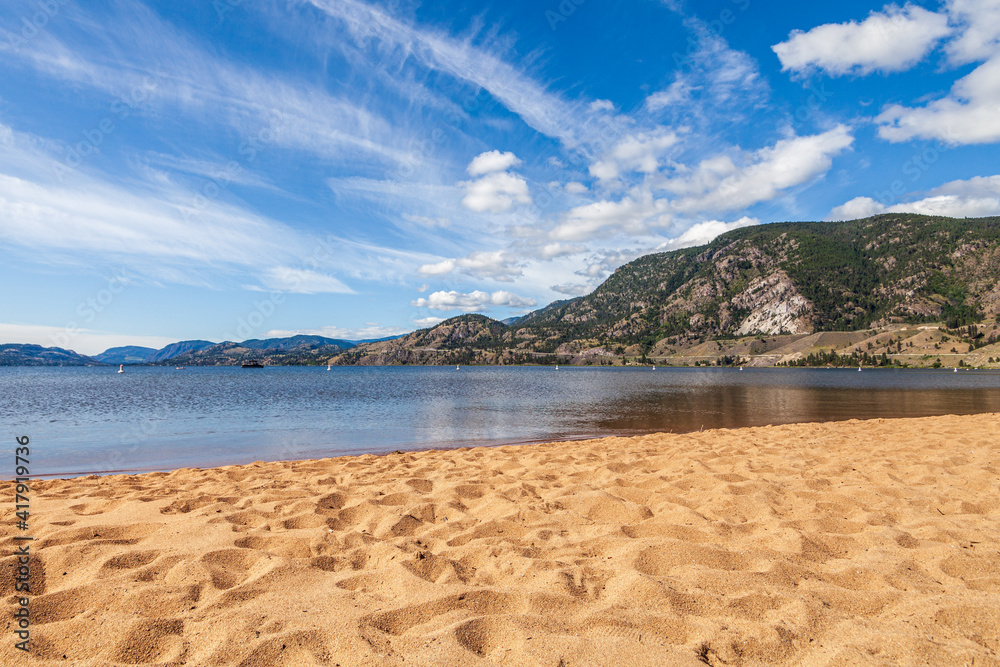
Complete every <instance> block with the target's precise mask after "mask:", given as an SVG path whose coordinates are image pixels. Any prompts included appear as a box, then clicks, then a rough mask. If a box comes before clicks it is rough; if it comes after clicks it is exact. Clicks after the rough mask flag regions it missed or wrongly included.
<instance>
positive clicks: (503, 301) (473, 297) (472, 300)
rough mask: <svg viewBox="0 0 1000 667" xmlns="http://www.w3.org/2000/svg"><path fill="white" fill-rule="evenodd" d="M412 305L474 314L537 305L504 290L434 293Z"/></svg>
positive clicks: (532, 300)
mask: <svg viewBox="0 0 1000 667" xmlns="http://www.w3.org/2000/svg"><path fill="white" fill-rule="evenodd" d="M411 305H413V306H416V307H417V308H431V309H433V310H463V311H465V312H472V311H474V310H480V309H483V308H489V307H491V306H497V307H506V308H527V307H531V306H535V305H537V302H536V301H535V300H534V299H525V298H523V297H520V296H517V295H516V294H512V293H510V292H505V291H503V290H500V291H497V292H493V293H492V294H490V293H489V292H482V291H480V290H476V291H475V292H470V293H468V294H465V293H463V292H456V291H451V292H434V293H432V294H431V295H430V296H429V297H428V298H426V299H423V298H420V299H417V300H416V301H412V302H411Z"/></svg>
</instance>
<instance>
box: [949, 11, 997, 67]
mask: <svg viewBox="0 0 1000 667" xmlns="http://www.w3.org/2000/svg"><path fill="white" fill-rule="evenodd" d="M946 6H947V11H948V15H949V16H950V17H951V21H952V23H953V24H955V25H957V26H958V29H959V34H958V36H957V37H955V38H954V39H952V40H951V41H950V42H949V43H948V45H947V46H946V47H945V51H947V53H948V56H949V57H950V58H951V61H952V62H953V63H955V64H959V65H961V64H965V63H974V62H980V61H983V60H988V59H989V58H990V57H992V56H993V55H995V54H996V53H997V52H998V50H1000V1H998V0H948V2H947V5H946Z"/></svg>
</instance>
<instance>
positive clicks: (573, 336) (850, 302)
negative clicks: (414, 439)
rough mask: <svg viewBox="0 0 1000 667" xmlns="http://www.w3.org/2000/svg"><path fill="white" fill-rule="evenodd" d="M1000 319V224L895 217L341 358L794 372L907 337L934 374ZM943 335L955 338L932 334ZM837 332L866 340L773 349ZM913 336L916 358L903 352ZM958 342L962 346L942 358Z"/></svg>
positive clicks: (814, 229)
mask: <svg viewBox="0 0 1000 667" xmlns="http://www.w3.org/2000/svg"><path fill="white" fill-rule="evenodd" d="M998 312H1000V218H979V219H964V220H959V219H954V218H942V217H929V216H920V215H912V214H887V215H880V216H875V217H872V218H866V219H863V220H853V221H848V222H799V223H774V224H767V225H759V226H756V227H747V228H743V229H738V230H734V231H731V232H728V233H726V234H723V235H721V236H719V237H718V238H716V239H715V240H714V241H713V242H711V243H709V244H707V245H705V246H700V247H697V248H687V249H683V250H676V251H672V252H664V253H656V254H652V255H647V256H645V257H640V258H639V259H637V260H635V261H633V262H630V263H629V264H626V265H624V266H622V267H620V268H619V269H618V270H617V271H615V272H614V274H613V275H612V276H610V277H609V278H608V279H607V280H606V281H605V282H604V283H603V284H602V285H600V286H599V287H598V288H597V289H596V290H594V292H592V293H591V294H588V295H587V296H583V297H579V298H576V299H569V300H565V301H558V302H555V303H553V304H550V305H549V306H546V307H545V308H542V309H540V310H537V311H535V312H533V313H529V314H528V315H526V316H524V317H522V318H519V319H518V320H516V321H515V322H514V323H512V324H511V325H505V324H503V323H501V322H497V321H495V320H490V319H489V318H485V317H483V316H462V317H458V318H453V319H450V320H447V321H445V322H442V323H441V324H439V325H437V326H436V327H434V328H432V329H427V330H422V331H418V332H414V333H413V334H410V335H408V336H404V337H403V338H400V339H398V340H396V341H391V342H389V343H379V344H368V345H359V346H358V347H357V348H355V349H352V350H350V351H348V352H346V353H344V354H341V355H339V356H338V357H337V358H336V359H335V360H334V363H358V364H369V363H371V364H374V363H389V364H402V363H406V364H412V363H420V364H423V363H430V364H438V363H523V362H525V361H530V362H536V363H555V362H556V361H558V362H559V363H622V362H623V360H624V359H625V358H626V357H628V356H632V357H634V358H635V357H638V358H642V357H646V358H652V359H663V360H664V361H668V362H671V359H672V358H674V357H676V358H677V360H680V359H688V360H690V361H695V360H698V361H699V363H701V362H705V363H709V362H711V363H718V362H719V361H720V360H723V359H726V360H728V361H732V359H733V358H736V355H739V354H745V355H749V356H752V355H766V358H767V360H768V363H790V362H793V361H798V360H799V359H808V358H809V355H810V354H812V355H814V356H813V359H814V360H815V359H818V358H819V357H818V356H816V355H818V354H820V353H821V352H823V354H826V353H828V352H830V351H833V350H846V351H848V352H849V353H850V354H852V355H856V356H857V357H858V358H860V359H862V360H863V358H864V355H865V354H868V353H869V351H872V354H874V353H876V352H878V351H879V350H881V352H885V353H886V359H889V358H890V357H889V355H890V350H889V344H888V342H887V340H888V339H887V338H886V337H885V336H883V337H882V338H881V339H880V338H879V336H880V335H882V334H883V333H885V332H890V331H896V332H897V333H896V334H895V335H894V337H893V340H894V343H893V346H894V347H893V350H892V351H891V353H892V354H893V355H898V356H899V358H900V359H902V358H906V359H907V361H906V363H910V362H913V363H914V364H917V363H918V362H926V365H931V364H932V363H933V361H932V360H931V358H932V357H933V360H934V361H936V359H937V355H938V354H944V355H945V356H946V357H947V356H948V355H962V354H967V353H968V350H965V352H963V351H962V350H961V349H960V348H962V347H963V346H965V347H971V348H972V349H973V350H978V349H979V347H982V345H983V344H989V345H993V343H994V342H995V340H994V341H993V342H990V341H991V338H993V337H995V336H996V335H997V331H996V328H995V322H994V318H995V316H996V315H997V313H998ZM932 323H940V325H941V326H940V327H937V328H933V327H932ZM920 325H925V328H924V329H921V328H920ZM970 325H974V326H973V328H971V329H970V328H969V326H970ZM928 327H931V328H928ZM932 328H933V330H935V331H939V332H941V331H950V332H951V333H940V335H939V339H938V340H933V341H931V340H929V339H928V340H924V338H926V336H925V337H924V338H920V336H921V334H920V333H919V332H920V331H930V330H932ZM825 332H854V335H853V336H846V337H844V336H840V337H839V338H838V337H837V336H833V335H827V336H826V337H825V338H824V337H822V336H820V337H816V338H813V339H810V340H812V342H815V343H817V344H816V345H812V344H811V343H810V341H809V340H806V342H804V343H801V344H799V345H798V346H797V347H796V349H795V350H793V351H789V352H788V353H787V354H777V353H775V352H774V350H777V349H779V348H781V347H782V346H783V345H785V344H786V343H787V344H791V343H792V342H794V341H791V340H790V338H791V337H794V336H797V337H798V340H799V341H800V342H801V341H802V340H805V339H807V338H808V337H809V336H816V335H818V334H823V333H825ZM904 333H905V334H906V340H905V343H906V347H908V348H912V351H913V352H914V354H911V355H907V354H904V350H903V349H897V348H899V345H898V344H901V343H903V342H904V341H903V340H901V339H900V337H901V336H903V335H904ZM862 334H863V335H862ZM768 336H770V337H773V340H771V341H770V342H767V343H765V342H764V338H765V337H768ZM910 338H912V339H913V340H909V339H910ZM747 339H749V340H750V341H752V342H747ZM779 339H780V340H779ZM949 341H952V342H954V343H956V345H950V346H947V347H945V348H943V349H944V351H943V352H942V351H941V350H942V347H941V346H942V345H946V344H947V343H948V342H949ZM820 343H822V344H820ZM869 343H870V345H869ZM858 345H861V348H863V349H860V348H858ZM976 346H979V347H976ZM953 348H954V350H955V351H954V352H953V351H952V349H953ZM824 351H825V352H824ZM907 351H911V350H907ZM917 351H921V354H920V355H916V357H917V358H916V359H910V357H913V356H914V355H915V354H916V352H917ZM997 352H998V355H997V357H998V358H1000V350H998V351H997ZM796 355H798V356H796ZM869 356H870V355H869ZM924 357H927V358H926V359H925V358H924ZM762 358H763V357H762ZM990 358H991V357H985V358H983V359H982V360H981V361H982V362H984V363H990V362H989V359H990ZM458 359H465V360H466V361H462V362H460V361H458ZM947 362H948V360H947V359H945V360H942V361H941V363H942V364H945V365H946V364H947ZM684 363H687V362H686V361H685V362H684ZM901 363H902V362H901Z"/></svg>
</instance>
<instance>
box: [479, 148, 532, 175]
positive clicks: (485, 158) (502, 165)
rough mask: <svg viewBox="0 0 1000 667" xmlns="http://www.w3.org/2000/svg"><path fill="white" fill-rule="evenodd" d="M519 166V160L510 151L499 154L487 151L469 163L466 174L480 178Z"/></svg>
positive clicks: (498, 152)
mask: <svg viewBox="0 0 1000 667" xmlns="http://www.w3.org/2000/svg"><path fill="white" fill-rule="evenodd" d="M519 164H521V160H519V159H518V157H517V156H516V155H514V154H513V153H511V152H510V151H508V152H506V153H501V152H500V151H488V152H486V153H480V154H479V155H477V156H476V157H474V158H473V159H472V162H470V163H469V167H468V172H469V175H470V176H482V175H483V174H489V173H492V172H494V171H507V170H508V169H510V168H511V167H516V166H517V165H519Z"/></svg>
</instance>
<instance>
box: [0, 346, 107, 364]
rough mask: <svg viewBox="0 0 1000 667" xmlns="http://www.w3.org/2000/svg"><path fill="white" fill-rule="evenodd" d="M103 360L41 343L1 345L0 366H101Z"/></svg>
mask: <svg viewBox="0 0 1000 667" xmlns="http://www.w3.org/2000/svg"><path fill="white" fill-rule="evenodd" d="M101 365H102V364H101V362H99V361H98V360H96V359H94V358H92V357H86V356H84V355H82V354H77V353H76V352H73V351H72V350H64V349H62V348H61V347H42V346H41V345H20V344H12V345H0V366H101Z"/></svg>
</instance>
